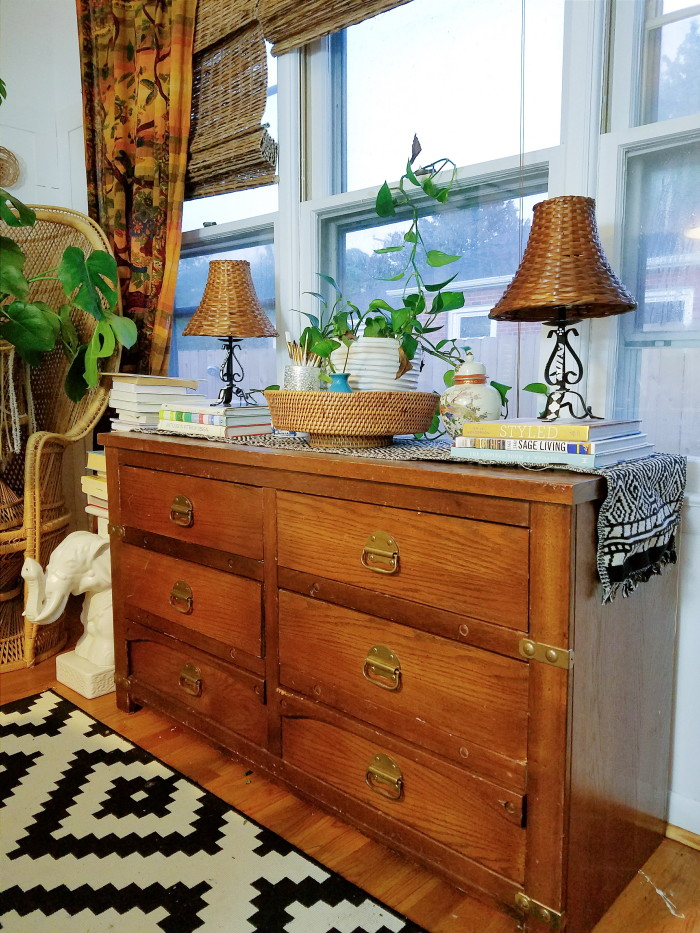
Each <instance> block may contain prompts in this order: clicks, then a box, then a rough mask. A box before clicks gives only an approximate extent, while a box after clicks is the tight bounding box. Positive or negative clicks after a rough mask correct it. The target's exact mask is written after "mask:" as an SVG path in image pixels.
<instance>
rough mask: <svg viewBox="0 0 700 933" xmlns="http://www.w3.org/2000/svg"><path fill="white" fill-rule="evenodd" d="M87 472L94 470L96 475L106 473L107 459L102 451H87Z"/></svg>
mask: <svg viewBox="0 0 700 933" xmlns="http://www.w3.org/2000/svg"><path fill="white" fill-rule="evenodd" d="M85 465H86V467H87V468H88V470H94V471H95V472H96V473H106V472H107V457H106V455H105V452H104V450H88V454H87V463H86V464H85Z"/></svg>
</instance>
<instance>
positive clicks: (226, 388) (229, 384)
mask: <svg viewBox="0 0 700 933" xmlns="http://www.w3.org/2000/svg"><path fill="white" fill-rule="evenodd" d="M219 339H220V340H221V343H222V344H223V346H224V348H225V350H226V355H225V357H224V361H223V363H222V364H221V369H220V370H219V375H220V376H221V380H222V382H223V383H224V385H223V386H222V387H221V389H220V390H219V396H218V398H217V400H216V401H215V402H212V405H227V406H228V405H230V404H231V402H232V401H233V398H234V396H235V397H236V399H238V404H239V405H254V404H255V399H254V398H253V396H252V395H251V394H250V393H249V392H245V391H244V390H243V389H242V388H241V386H240V384H239V383H241V382H243V379H244V375H245V374H244V371H243V362H242V360H241V359H240V357H239V356H238V351H239V350H240V343H241V338H240V337H220V338H219ZM234 362H235V364H236V366H237V367H238V370H237V371H236V372H234V367H233V364H234Z"/></svg>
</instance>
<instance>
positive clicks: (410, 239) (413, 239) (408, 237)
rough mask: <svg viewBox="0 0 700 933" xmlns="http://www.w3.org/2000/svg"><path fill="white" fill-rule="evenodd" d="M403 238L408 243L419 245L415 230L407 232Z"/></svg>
mask: <svg viewBox="0 0 700 933" xmlns="http://www.w3.org/2000/svg"><path fill="white" fill-rule="evenodd" d="M403 238H404V240H405V241H406V242H407V243H417V242H418V237H417V236H416V234H415V233H414V231H413V230H407V231H406V232H405V233H404V235H403Z"/></svg>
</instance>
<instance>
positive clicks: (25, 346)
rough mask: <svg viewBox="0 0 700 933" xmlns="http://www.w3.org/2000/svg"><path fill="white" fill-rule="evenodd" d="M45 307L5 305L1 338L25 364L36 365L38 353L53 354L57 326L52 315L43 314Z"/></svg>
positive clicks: (0, 327) (17, 304) (13, 303)
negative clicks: (15, 350)
mask: <svg viewBox="0 0 700 933" xmlns="http://www.w3.org/2000/svg"><path fill="white" fill-rule="evenodd" d="M45 307H46V306H43V307H42V306H41V305H36V304H29V303H27V302H24V301H13V302H12V304H9V305H4V306H3V308H2V312H3V314H5V315H6V316H7V320H5V321H0V337H2V338H4V339H5V340H7V341H9V342H10V343H11V344H12V345H13V346H14V347H16V349H17V352H18V353H19V355H20V356H21V357H22V359H23V360H26V361H27V362H28V363H31V364H32V365H35V361H36V359H37V357H36V354H37V353H45V352H46V351H47V350H53V348H54V346H55V344H56V337H57V336H58V329H59V326H60V322H59V320H58V317H57V316H56V315H55V314H53V313H48V314H47V313H46V311H45V310H44V308H45Z"/></svg>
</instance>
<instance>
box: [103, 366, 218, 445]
mask: <svg viewBox="0 0 700 933" xmlns="http://www.w3.org/2000/svg"><path fill="white" fill-rule="evenodd" d="M110 375H111V376H112V390H111V392H110V393H109V404H110V407H111V408H114V409H115V410H116V413H117V416H116V418H112V430H113V431H140V430H141V429H142V428H147V429H149V428H150V429H151V430H155V428H157V427H158V418H159V413H160V410H161V408H164V407H165V406H168V407H176V406H179V405H190V404H204V403H206V401H207V399H206V397H205V396H204V395H196V394H195V393H190V392H189V391H188V390H190V389H196V388H197V382H196V380H194V379H176V378H174V377H171V376H136V375H132V374H130V373H110Z"/></svg>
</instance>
